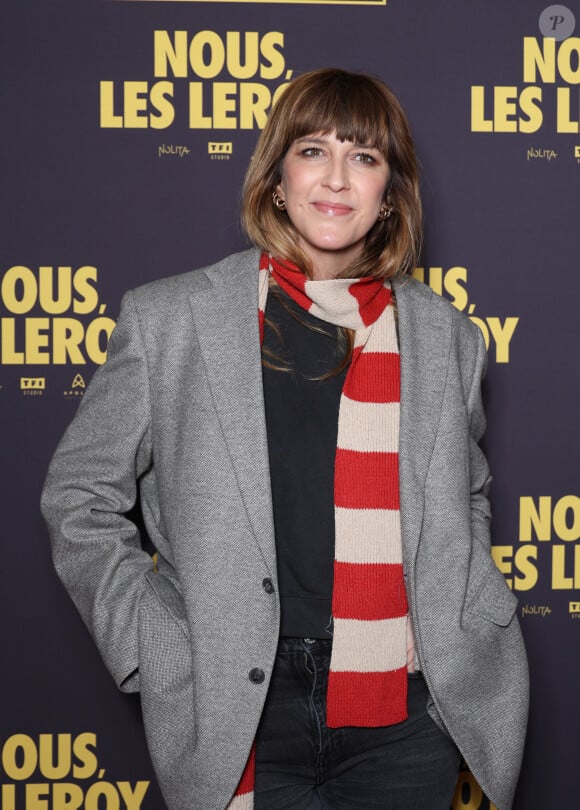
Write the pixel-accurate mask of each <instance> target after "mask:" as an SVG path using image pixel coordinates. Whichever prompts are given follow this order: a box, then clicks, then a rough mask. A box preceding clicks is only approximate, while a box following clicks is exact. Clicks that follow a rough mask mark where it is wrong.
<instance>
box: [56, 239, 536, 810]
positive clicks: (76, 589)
mask: <svg viewBox="0 0 580 810" xmlns="http://www.w3.org/2000/svg"><path fill="white" fill-rule="evenodd" d="M257 268H258V254H257V252H256V251H254V250H252V251H247V252H245V253H241V254H238V255H235V256H230V257H228V258H227V259H225V260H224V261H222V262H220V263H219V264H217V265H215V266H213V267H209V268H206V269H204V270H199V271H195V272H192V273H188V274H184V275H180V276H176V277H174V278H169V279H165V280H162V281H158V282H155V283H153V284H148V285H146V286H144V287H141V288H139V289H137V290H135V291H133V292H130V293H128V294H127V295H126V296H125V298H124V300H123V307H122V312H121V316H120V318H119V322H118V325H117V327H116V329H115V331H114V333H113V335H112V337H111V341H110V344H109V353H108V360H107V362H106V364H105V365H104V366H102V367H101V368H100V369H99V370H98V371H97V372H96V373H95V375H94V378H93V380H92V382H91V385H90V386H89V388H88V390H87V392H86V394H85V396H84V398H83V400H82V402H81V404H80V407H79V409H78V413H77V416H76V417H75V419H74V421H73V422H72V424H71V425H70V427H69V428H68V430H67V432H66V434H65V436H64V438H63V439H62V441H61V443H60V445H59V447H58V449H57V451H56V454H55V456H54V458H53V460H52V463H51V465H50V470H49V473H48V478H47V481H46V485H45V490H44V493H43V501H42V505H43V511H44V514H45V517H46V520H47V522H48V525H49V529H50V536H51V540H52V546H53V552H54V559H55V564H56V567H57V570H58V573H59V575H60V577H61V579H62V580H63V582H64V584H65V585H66V587H67V589H68V590H69V592H70V594H71V596H72V598H73V600H74V601H75V604H76V606H77V608H78V610H79V611H80V613H81V615H82V617H83V619H84V621H85V622H86V624H87V626H88V628H89V630H90V632H91V633H92V635H93V636H94V638H95V641H96V643H97V644H98V646H99V649H100V651H101V654H102V656H103V659H104V661H105V663H106V665H107V667H108V668H109V670H110V672H111V673H112V675H113V677H114V678H115V680H116V682H117V684H118V685H119V687H120V688H121V689H123V690H125V691H135V690H139V691H140V692H141V700H142V706H143V715H144V721H145V729H146V734H147V740H148V744H149V748H150V751H151V756H152V760H153V764H154V767H155V770H156V773H157V776H158V778H159V782H160V785H161V788H162V791H163V793H164V796H165V799H166V802H167V805H168V807H169V808H170V810H224V808H225V806H226V805H227V803H228V801H229V799H230V798H231V796H232V793H233V791H234V790H235V788H236V785H237V782H238V780H239V778H240V775H241V773H242V770H243V768H244V765H245V762H246V758H247V756H248V752H249V750H250V747H251V744H252V741H253V739H254V735H255V732H256V728H257V725H258V721H259V718H260V714H261V711H262V707H263V704H264V699H265V697H266V692H267V688H268V682H269V678H270V674H271V671H272V665H273V661H274V655H275V650H276V645H277V640H278V626H279V602H278V597H277V589H276V591H275V592H274V593H270V590H271V589H270V588H268V589H266V588H265V587H264V581H265V580H266V579H270V580H272V582H274V584H276V554H275V542H274V528H273V519H272V503H271V492H270V481H269V471H268V449H267V441H266V426H265V418H264V407H263V392H262V378H261V365H260V343H259V336H258V317H257V301H258V295H257V279H258V273H257ZM395 290H396V297H397V303H398V313H399V324H400V348H401V358H402V373H401V385H402V397H401V398H402V408H401V426H400V488H401V518H402V532H403V553H404V566H405V574H406V581H407V591H408V597H409V602H410V609H411V614H412V618H413V624H414V629H415V639H416V649H417V656H418V661H419V665H420V667H421V669H422V670H423V673H424V675H425V679H426V681H427V684H428V686H429V691H430V694H431V702H430V706H429V712H430V713H431V715H432V717H433V719H434V720H435V722H437V723H438V724H439V725H440V726H441V727H442V728H444V729H445V730H446V731H447V732H448V733H449V734H450V735H451V737H452V738H453V739H454V740H455V742H456V743H457V745H458V746H459V748H460V750H461V752H462V754H463V756H464V757H465V759H466V760H467V763H468V764H469V766H470V768H471V770H472V771H473V773H474V775H475V777H476V778H477V779H478V781H479V783H480V784H481V786H482V788H483V789H484V790H485V792H486V794H487V795H488V796H489V797H490V798H491V800H492V801H493V802H494V803H495V804H496V805H497V806H498V808H499V810H508V808H509V807H510V806H511V803H512V797H513V793H514V789H515V785H516V780H517V775H518V772H519V768H520V762H521V756H522V748H523V743H524V736H525V729H526V719H527V708H528V672H527V663H526V656H525V651H524V646H523V642H522V637H521V633H520V629H519V626H518V623H517V618H516V616H515V610H516V597H515V596H514V595H513V594H512V592H511V591H510V590H509V589H508V588H507V587H506V584H505V581H504V579H503V577H502V575H501V573H500V572H499V571H498V570H497V568H496V567H495V565H494V563H493V562H492V559H491V557H490V553H489V547H490V537H489V517H490V516H489V506H488V500H487V490H488V485H489V473H488V467H487V464H486V461H485V458H484V456H483V454H482V452H481V450H480V449H479V447H478V445H477V442H478V440H479V439H480V438H481V435H482V433H483V430H484V415H483V411H482V407H481V399H480V382H481V377H482V374H483V371H484V368H485V347H484V344H483V340H482V337H481V334H480V332H479V330H478V329H477V327H475V326H474V325H473V324H471V323H470V321H469V320H468V319H467V318H465V317H464V316H463V315H461V314H460V313H458V312H457V311H456V310H455V309H454V308H453V307H452V306H451V305H450V304H449V303H448V302H446V301H445V300H443V299H442V298H440V297H438V296H436V295H435V294H433V293H432V292H431V290H430V289H429V288H428V287H426V286H425V285H423V284H419V283H418V282H416V281H413V280H412V279H404V280H401V281H399V282H397V283H396V285H395ZM138 489H139V492H140V497H141V504H142V510H143V514H144V519H145V523H146V526H147V530H148V533H149V535H150V537H151V539H152V541H153V543H154V544H155V546H156V548H157V549H158V551H159V564H158V568H157V571H154V569H153V564H152V561H151V558H150V557H149V555H148V554H147V553H145V552H144V551H143V550H142V549H141V546H140V542H139V536H138V531H137V529H136V527H135V526H134V525H133V524H132V523H131V522H130V521H129V520H128V519H127V517H126V516H125V513H126V512H127V511H128V510H130V509H131V507H132V506H133V505H134V503H135V501H136V498H137V495H138ZM255 668H259V669H262V670H263V671H264V673H265V675H266V677H265V680H264V681H263V682H262V683H256V682H255V681H256V678H250V677H249V673H250V672H251V671H252V670H253V669H255Z"/></svg>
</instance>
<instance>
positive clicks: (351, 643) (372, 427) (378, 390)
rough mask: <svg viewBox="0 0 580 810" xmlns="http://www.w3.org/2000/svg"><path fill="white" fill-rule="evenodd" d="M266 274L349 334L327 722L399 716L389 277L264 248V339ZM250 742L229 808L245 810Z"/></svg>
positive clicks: (400, 638)
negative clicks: (337, 271) (327, 267)
mask: <svg viewBox="0 0 580 810" xmlns="http://www.w3.org/2000/svg"><path fill="white" fill-rule="evenodd" d="M270 273H271V274H272V276H273V277H274V279H275V281H276V282H277V284H278V285H279V286H280V287H281V288H282V290H284V292H286V293H287V294H288V295H289V296H290V297H291V298H292V299H293V300H294V301H295V302H296V303H297V304H299V305H300V306H301V307H302V308H303V309H305V310H306V311H308V312H310V313H311V314H312V315H314V316H315V317H317V318H320V319H321V320H324V321H326V322H328V323H332V324H335V325H336V326H342V327H346V328H348V329H352V330H354V348H353V353H352V359H351V363H350V367H349V370H348V373H347V375H346V379H345V381H344V386H343V390H342V394H341V398H340V405H339V415H338V441H337V448H336V459H335V468H334V510H335V553H334V586H333V592H332V616H333V627H334V631H333V639H332V655H331V659H330V672H329V679H328V691H327V696H326V701H327V703H326V712H327V716H326V723H327V725H328V726H329V727H335V728H336V727H339V726H367V727H373V726H389V725H394V724H395V723H400V722H401V721H403V720H404V719H405V718H406V717H407V666H406V633H407V612H408V607H407V595H406V591H405V582H404V577H403V558H402V545H401V529H400V513H399V408H400V379H401V372H400V359H399V347H398V340H397V332H396V327H395V316H394V307H393V302H392V294H391V289H390V286H389V285H388V283H384V282H382V281H378V280H376V279H370V278H361V279H332V280H328V281H311V280H309V279H308V278H307V277H306V276H305V275H304V274H303V273H302V272H300V270H299V269H298V268H296V267H294V266H293V265H291V264H289V263H288V262H284V263H282V262H280V261H278V260H276V259H275V258H273V257H270V256H268V254H266V253H263V254H262V256H261V259H260V276H259V300H258V316H259V325H260V340H262V339H263V330H264V311H265V307H266V299H267V295H268V282H269V275H270ZM254 757H255V752H254V748H252V752H251V754H250V758H249V759H248V763H247V765H246V769H245V771H244V774H243V776H242V779H241V781H240V784H239V785H238V789H237V791H236V794H235V796H234V798H233V799H232V801H231V802H230V804H229V805H228V810H252V807H253V785H254V778H253V776H254Z"/></svg>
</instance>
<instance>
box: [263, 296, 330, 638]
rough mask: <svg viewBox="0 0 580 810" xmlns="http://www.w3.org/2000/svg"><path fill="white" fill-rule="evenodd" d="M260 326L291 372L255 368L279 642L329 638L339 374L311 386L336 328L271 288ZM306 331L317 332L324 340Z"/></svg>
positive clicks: (326, 361) (326, 365) (324, 368)
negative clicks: (264, 438)
mask: <svg viewBox="0 0 580 810" xmlns="http://www.w3.org/2000/svg"><path fill="white" fill-rule="evenodd" d="M288 310H290V312H293V313H295V314H296V316H297V317H298V318H299V319H300V321H301V322H299V321H298V320H296V318H294V317H293V316H292V315H291V314H290V312H289V311H288ZM266 318H267V319H268V320H269V321H271V322H272V323H274V324H275V325H276V326H277V327H278V329H279V331H280V335H281V336H280V337H279V336H278V335H276V333H275V331H274V330H273V329H271V328H269V327H268V326H266V327H265V330H264V347H265V348H269V349H270V350H271V351H273V352H274V353H275V354H276V355H277V357H278V358H280V359H282V360H283V361H284V362H285V363H287V364H288V365H289V367H290V368H291V369H292V370H291V371H273V370H271V369H268V368H263V379H264V398H265V406H266V424H267V429H268V450H269V456H270V474H271V479H272V499H273V505H274V527H275V531H276V549H277V557H278V582H279V589H280V601H281V607H282V621H281V629H280V634H281V635H282V636H299V637H305V638H329V637H330V636H331V635H332V582H333V561H334V457H335V454H336V440H337V433H338V408H339V400H340V394H341V391H342V386H343V383H344V378H345V376H346V369H345V370H344V371H343V372H341V373H340V374H339V375H335V376H332V377H330V378H328V379H325V380H316V379H312V378H313V377H319V376H321V375H322V374H324V373H326V372H328V371H331V370H332V369H334V368H335V367H336V366H337V365H338V364H339V362H340V359H341V354H342V352H343V348H342V344H339V343H338V341H337V334H338V331H339V330H338V329H337V327H335V326H333V325H332V324H327V323H326V322H324V321H321V320H319V319H318V318H314V317H313V316H312V315H309V314H308V313H307V312H305V311H304V310H303V309H302V308H301V307H299V306H298V304H295V303H294V302H293V301H292V300H291V299H290V298H289V297H288V296H287V295H286V294H285V293H283V292H282V291H281V290H280V289H279V288H276V289H275V290H273V291H272V290H271V291H270V293H269V294H268V299H267V303H266ZM306 324H307V325H311V326H315V327H316V329H321V328H322V329H323V330H324V334H321V333H320V331H315V330H313V329H311V328H308V326H307V325H306Z"/></svg>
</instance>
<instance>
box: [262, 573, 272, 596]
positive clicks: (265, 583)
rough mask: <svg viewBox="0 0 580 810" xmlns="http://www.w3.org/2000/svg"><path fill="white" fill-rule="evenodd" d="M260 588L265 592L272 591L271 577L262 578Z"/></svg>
mask: <svg viewBox="0 0 580 810" xmlns="http://www.w3.org/2000/svg"><path fill="white" fill-rule="evenodd" d="M262 588H263V589H264V590H265V591H266V593H274V583H273V582H272V580H271V579H268V577H266V579H263V580H262Z"/></svg>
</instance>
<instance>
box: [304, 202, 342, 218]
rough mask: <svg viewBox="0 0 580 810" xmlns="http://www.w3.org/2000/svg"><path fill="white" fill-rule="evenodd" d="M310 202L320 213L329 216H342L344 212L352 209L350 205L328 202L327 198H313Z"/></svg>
mask: <svg viewBox="0 0 580 810" xmlns="http://www.w3.org/2000/svg"><path fill="white" fill-rule="evenodd" d="M310 204H311V205H312V207H313V208H315V209H316V210H317V211H319V212H320V213H321V214H326V215H327V216H331V217H343V216H345V215H346V214H350V213H351V211H352V210H353V209H352V208H351V207H350V205H343V204H342V203H335V202H329V201H327V200H314V202H312V203H310Z"/></svg>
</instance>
